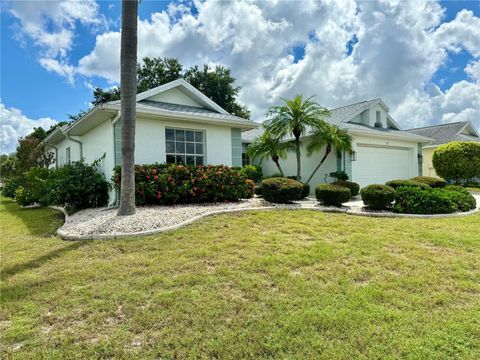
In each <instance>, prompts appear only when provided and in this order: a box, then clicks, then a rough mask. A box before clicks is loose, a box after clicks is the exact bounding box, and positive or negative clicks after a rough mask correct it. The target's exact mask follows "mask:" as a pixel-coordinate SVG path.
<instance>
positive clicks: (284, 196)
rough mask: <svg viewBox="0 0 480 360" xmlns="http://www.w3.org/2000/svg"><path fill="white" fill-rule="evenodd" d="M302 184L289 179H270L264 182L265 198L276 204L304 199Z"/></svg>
mask: <svg viewBox="0 0 480 360" xmlns="http://www.w3.org/2000/svg"><path fill="white" fill-rule="evenodd" d="M302 193H303V185H302V183H301V182H299V181H296V180H293V179H288V178H282V177H278V178H270V179H265V180H263V181H262V195H263V198H264V199H265V200H267V201H270V202H275V203H289V202H292V201H295V200H300V199H301V198H302Z"/></svg>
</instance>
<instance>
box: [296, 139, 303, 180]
mask: <svg viewBox="0 0 480 360" xmlns="http://www.w3.org/2000/svg"><path fill="white" fill-rule="evenodd" d="M295 153H296V155H297V180H298V181H300V179H301V178H302V176H301V175H300V173H301V171H302V167H301V154H300V138H296V139H295Z"/></svg>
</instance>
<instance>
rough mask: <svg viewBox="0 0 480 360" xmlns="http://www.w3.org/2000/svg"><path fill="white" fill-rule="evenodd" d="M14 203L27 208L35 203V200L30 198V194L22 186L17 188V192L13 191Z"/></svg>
mask: <svg viewBox="0 0 480 360" xmlns="http://www.w3.org/2000/svg"><path fill="white" fill-rule="evenodd" d="M15 201H16V202H17V204H18V205H20V206H27V205H32V204H33V203H35V199H33V198H32V197H31V195H30V193H29V192H28V191H27V190H26V189H25V188H24V187H23V186H19V187H18V188H17V190H15Z"/></svg>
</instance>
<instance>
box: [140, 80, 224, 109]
mask: <svg viewBox="0 0 480 360" xmlns="http://www.w3.org/2000/svg"><path fill="white" fill-rule="evenodd" d="M146 99H148V100H152V101H162V102H168V103H172V104H177V105H186V106H196V107H203V108H205V109H208V110H211V111H215V112H217V113H220V114H228V112H227V111H226V110H225V109H223V108H222V107H221V106H219V105H218V104H216V103H215V102H214V101H212V100H211V99H209V98H208V97H207V96H205V95H204V94H203V93H202V92H201V91H199V90H197V89H196V88H195V87H193V86H192V85H190V84H189V83H188V82H187V81H185V80H184V79H177V80H174V81H171V82H169V83H166V84H163V85H160V86H157V87H156V88H153V89H150V90H147V91H144V92H141V93H139V94H137V102H140V101H142V100H146ZM172 101H175V102H172Z"/></svg>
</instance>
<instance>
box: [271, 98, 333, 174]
mask: <svg viewBox="0 0 480 360" xmlns="http://www.w3.org/2000/svg"><path fill="white" fill-rule="evenodd" d="M282 101H283V102H284V104H283V105H281V106H273V107H271V108H270V110H269V111H268V113H267V116H268V117H269V119H268V120H266V121H265V123H264V126H265V128H266V129H267V130H268V131H269V132H270V133H271V134H272V135H273V136H275V137H278V138H284V137H285V136H287V135H293V137H294V141H293V143H294V145H295V153H296V155H297V180H300V178H301V175H300V172H301V165H300V162H301V153H300V138H301V137H302V136H303V135H305V134H306V132H307V131H308V129H309V128H311V127H318V126H321V125H322V124H323V123H324V122H325V120H324V119H325V117H327V116H329V115H330V112H329V111H328V110H327V109H326V108H324V107H321V106H320V105H319V104H317V103H316V102H315V101H312V97H309V98H308V99H303V97H302V95H296V96H295V97H294V98H293V99H291V100H289V99H282Z"/></svg>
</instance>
